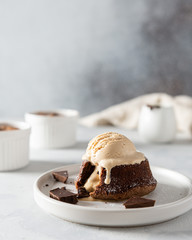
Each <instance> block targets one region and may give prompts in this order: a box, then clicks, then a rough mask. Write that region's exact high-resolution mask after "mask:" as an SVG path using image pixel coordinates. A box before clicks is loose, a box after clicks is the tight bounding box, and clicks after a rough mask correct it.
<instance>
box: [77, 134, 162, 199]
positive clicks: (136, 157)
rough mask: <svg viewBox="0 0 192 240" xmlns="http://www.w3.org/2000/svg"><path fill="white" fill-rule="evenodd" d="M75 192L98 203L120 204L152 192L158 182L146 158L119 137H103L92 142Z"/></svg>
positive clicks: (115, 135)
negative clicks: (115, 202)
mask: <svg viewBox="0 0 192 240" xmlns="http://www.w3.org/2000/svg"><path fill="white" fill-rule="evenodd" d="M82 159H83V162H82V165H81V168H80V172H79V175H78V177H77V180H76V183H75V185H76V188H77V190H80V189H82V188H84V190H85V192H86V193H89V195H90V196H91V197H93V198H96V199H104V200H105V199H106V200H107V199H109V200H121V199H127V198H130V197H132V196H144V195H146V194H148V193H150V192H152V191H153V190H154V189H155V187H156V185H157V181H156V180H155V178H154V177H153V175H152V172H151V170H150V166H149V162H148V160H147V158H146V157H145V156H144V155H143V154H142V153H141V152H137V151H136V148H135V146H134V144H133V143H132V142H131V141H130V140H129V139H128V138H126V137H125V136H123V135H121V134H118V133H113V132H109V133H104V134H101V135H98V136H97V137H95V138H94V139H93V140H91V141H90V143H89V145H88V148H87V151H86V153H85V155H83V158H82Z"/></svg>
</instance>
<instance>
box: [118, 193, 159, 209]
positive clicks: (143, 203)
mask: <svg viewBox="0 0 192 240" xmlns="http://www.w3.org/2000/svg"><path fill="white" fill-rule="evenodd" d="M123 205H124V206H125V208H144V207H153V206H154V205H155V200H152V199H147V198H141V197H136V196H134V197H131V198H129V199H128V200H127V201H126V202H125V203H123Z"/></svg>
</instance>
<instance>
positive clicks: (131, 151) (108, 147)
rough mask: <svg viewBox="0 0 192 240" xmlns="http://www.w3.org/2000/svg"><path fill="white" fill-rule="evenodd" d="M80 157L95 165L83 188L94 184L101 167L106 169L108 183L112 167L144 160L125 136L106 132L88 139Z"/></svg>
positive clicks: (106, 182)
mask: <svg viewBox="0 0 192 240" xmlns="http://www.w3.org/2000/svg"><path fill="white" fill-rule="evenodd" d="M82 159H83V160H88V161H90V162H91V163H92V164H93V165H95V166H96V169H95V171H94V172H93V174H92V176H91V178H90V180H89V181H88V182H87V183H86V184H85V188H90V184H93V182H95V183H94V184H96V183H97V181H98V180H99V178H98V174H97V173H98V172H99V173H100V172H101V168H105V169H106V178H105V184H109V183H110V172H111V169H112V168H113V167H115V166H118V165H128V164H135V163H140V162H141V161H144V160H145V156H144V155H143V154H142V153H141V152H137V150H136V148H135V146H134V144H133V143H132V142H131V141H130V140H129V139H128V138H127V137H125V136H123V135H121V134H119V133H115V132H107V133H104V134H101V135H98V136H96V137H95V138H93V139H92V140H91V141H90V143H89V145H88V147H87V150H86V153H85V154H84V155H83V157H82ZM96 174H97V175H96Z"/></svg>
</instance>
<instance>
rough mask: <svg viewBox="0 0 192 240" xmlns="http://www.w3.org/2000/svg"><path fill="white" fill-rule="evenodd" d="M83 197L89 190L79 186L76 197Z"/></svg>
mask: <svg viewBox="0 0 192 240" xmlns="http://www.w3.org/2000/svg"><path fill="white" fill-rule="evenodd" d="M85 197H89V192H87V190H86V189H85V188H84V187H79V188H78V194H77V198H85Z"/></svg>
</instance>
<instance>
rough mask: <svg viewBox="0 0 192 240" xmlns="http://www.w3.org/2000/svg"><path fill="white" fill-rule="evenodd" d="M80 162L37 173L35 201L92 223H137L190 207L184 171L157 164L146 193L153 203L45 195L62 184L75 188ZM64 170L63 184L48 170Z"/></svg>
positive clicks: (191, 194) (191, 184)
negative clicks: (128, 203) (70, 199)
mask: <svg viewBox="0 0 192 240" xmlns="http://www.w3.org/2000/svg"><path fill="white" fill-rule="evenodd" d="M79 168H80V165H79V164H78V165H70V166H63V167H60V168H57V169H53V170H51V171H49V172H46V173H44V174H43V175H41V176H40V177H39V178H38V179H37V180H36V182H35V184H34V197H35V201H36V202H37V204H38V205H39V206H40V207H41V208H42V209H43V210H45V211H47V212H48V213H51V214H53V215H55V216H57V217H59V218H62V219H65V220H68V221H71V222H76V223H81V224H87V225H95V226H141V225H147V224H154V223H159V222H163V221H167V220H170V219H173V218H175V217H178V216H180V215H181V214H183V213H185V212H187V211H188V210H190V209H191V208H192V181H191V180H190V179H189V178H187V177H185V176H184V175H182V174H180V173H177V172H174V171H171V170H168V169H164V168H159V167H152V168H151V169H152V172H153V175H154V177H155V178H156V179H157V181H158V184H157V187H156V189H155V191H154V192H152V193H150V194H148V195H147V197H148V198H151V199H154V200H156V204H155V206H154V207H148V208H135V209H125V208H124V206H123V205H122V203H123V202H125V201H123V202H104V201H79V202H78V203H77V204H76V205H73V204H69V203H64V202H60V201H57V200H54V199H52V198H50V197H49V191H50V190H51V189H54V188H57V187H62V186H64V185H66V187H67V189H69V190H73V191H76V190H75V186H74V179H75V178H76V176H77V174H78V172H79ZM62 170H67V171H68V173H69V179H68V181H67V184H63V183H60V182H57V181H55V180H54V178H53V177H52V172H54V171H62ZM47 185H48V186H47Z"/></svg>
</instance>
